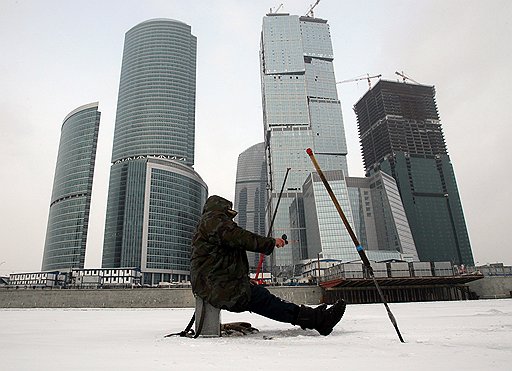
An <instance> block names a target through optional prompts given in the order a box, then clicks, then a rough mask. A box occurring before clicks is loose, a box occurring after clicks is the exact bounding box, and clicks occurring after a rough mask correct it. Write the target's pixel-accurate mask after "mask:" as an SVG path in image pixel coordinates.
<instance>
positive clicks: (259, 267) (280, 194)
mask: <svg viewBox="0 0 512 371" xmlns="http://www.w3.org/2000/svg"><path fill="white" fill-rule="evenodd" d="M290 169H291V168H290V167H288V168H286V174H285V175H284V179H283V185H282V186H281V191H280V192H279V197H278V198H277V204H276V208H275V210H274V214H273V215H272V220H271V221H270V225H269V227H268V233H267V237H270V235H271V233H272V228H273V227H274V220H276V215H277V210H278V209H279V203H280V202H281V196H282V195H283V191H284V185H285V184H286V179H287V178H288V173H289V172H290ZM269 201H270V200H269ZM282 239H283V240H285V243H288V241H287V239H286V235H285V234H283V236H282ZM264 259H265V254H262V253H260V260H259V262H258V267H257V268H256V275H255V277H254V279H255V280H257V279H258V276H259V275H260V271H261V267H262V266H263V260H264Z"/></svg>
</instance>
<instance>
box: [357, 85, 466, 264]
mask: <svg viewBox="0 0 512 371" xmlns="http://www.w3.org/2000/svg"><path fill="white" fill-rule="evenodd" d="M354 109H355V112H356V115H357V122H358V128H359V137H360V142H361V147H362V152H363V160H364V166H365V171H366V174H367V176H371V175H372V174H374V173H376V172H377V171H379V170H380V171H383V172H384V173H386V174H388V175H391V176H392V177H393V178H394V179H395V180H396V183H397V186H398V190H399V192H400V197H401V199H402V203H403V205H404V209H405V213H406V215H407V220H408V222H409V226H410V228H411V232H412V236H413V239H414V243H415V245H416V250H417V252H418V256H419V258H420V260H421V261H451V262H453V263H454V264H459V265H460V264H465V265H466V266H473V265H474V262H473V255H472V252H471V246H470V242H469V236H468V232H467V228H466V222H465V219H464V213H463V210H462V204H461V201H460V197H459V192H458V189H457V183H456V180H455V173H454V170H453V167H452V164H451V160H450V157H449V156H448V150H447V147H446V144H445V140H444V136H443V131H442V127H441V122H440V119H439V114H438V111H437V105H436V101H435V89H434V87H433V86H426V85H419V84H409V83H401V82H394V81H384V80H380V81H379V82H378V83H377V84H376V85H375V86H374V87H373V88H372V89H370V90H369V91H368V92H367V93H366V94H365V95H364V96H363V97H362V98H361V99H360V100H359V101H358V102H357V103H356V104H355V106H354ZM455 124H456V123H455Z"/></svg>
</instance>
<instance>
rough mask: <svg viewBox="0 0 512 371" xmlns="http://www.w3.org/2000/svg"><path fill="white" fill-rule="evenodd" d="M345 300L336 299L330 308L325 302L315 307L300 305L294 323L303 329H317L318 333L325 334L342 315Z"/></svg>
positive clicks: (330, 330) (329, 331)
mask: <svg viewBox="0 0 512 371" xmlns="http://www.w3.org/2000/svg"><path fill="white" fill-rule="evenodd" d="M346 306H347V305H346V304H345V301H344V300H343V299H341V300H338V301H337V302H336V303H334V304H333V305H332V306H331V307H330V308H327V305H326V304H322V305H320V306H318V307H316V308H310V307H306V306H305V305H301V307H300V309H299V314H298V315H297V321H295V323H294V325H299V326H300V327H302V328H303V329H307V328H309V329H314V330H317V331H318V332H319V333H320V335H324V336H327V335H329V334H330V333H331V332H332V329H333V328H334V326H336V324H337V323H338V322H339V321H340V320H341V317H343V313H345V307H346Z"/></svg>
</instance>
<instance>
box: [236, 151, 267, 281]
mask: <svg viewBox="0 0 512 371" xmlns="http://www.w3.org/2000/svg"><path fill="white" fill-rule="evenodd" d="M266 187H267V165H266V161H265V143H258V144H255V145H253V146H252V147H249V148H248V149H246V150H245V151H244V152H242V153H241V154H240V155H239V156H238V163H237V168H236V184H235V202H234V207H235V210H237V211H238V215H237V216H236V218H235V221H236V222H237V223H238V225H239V226H240V227H242V228H244V229H247V230H249V231H251V232H254V233H257V234H259V235H260V236H266V228H265V227H266V223H265V209H266V205H267V190H266ZM247 257H248V258H249V265H250V267H251V268H252V269H254V268H255V267H257V266H258V262H259V254H255V253H253V252H247ZM267 263H268V257H267V258H266V259H265V261H264V263H263V270H264V271H265V270H267V266H266V265H267Z"/></svg>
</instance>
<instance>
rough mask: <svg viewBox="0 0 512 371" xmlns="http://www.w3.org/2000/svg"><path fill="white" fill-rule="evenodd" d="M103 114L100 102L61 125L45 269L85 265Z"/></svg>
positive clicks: (81, 266) (79, 110)
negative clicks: (95, 166) (99, 109)
mask: <svg viewBox="0 0 512 371" xmlns="http://www.w3.org/2000/svg"><path fill="white" fill-rule="evenodd" d="M100 116H101V113H100V112H99V111H98V103H91V104H87V105H84V106H81V107H79V108H77V109H75V110H74V111H72V112H71V113H69V114H68V115H67V116H66V118H65V119H64V122H63V124H62V129H61V136H60V143H59V151H58V155H57V165H56V167H55V178H54V182H53V191H52V196H51V201H50V213H49V216H48V227H47V230H46V241H45V245H44V253H43V262H42V268H41V269H42V270H43V271H49V270H66V269H71V268H83V267H84V263H85V248H86V243H87V230H88V226H89V211H90V205H91V196H92V182H93V175H94V163H95V160H96V148H97V142H98V131H99V126H100Z"/></svg>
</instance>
